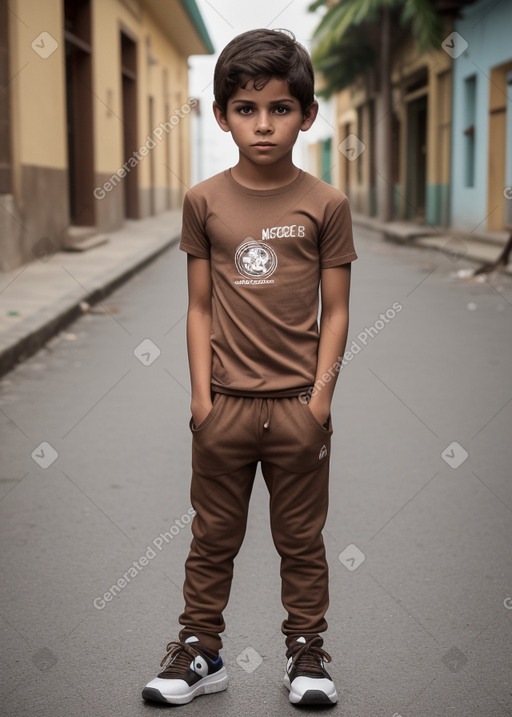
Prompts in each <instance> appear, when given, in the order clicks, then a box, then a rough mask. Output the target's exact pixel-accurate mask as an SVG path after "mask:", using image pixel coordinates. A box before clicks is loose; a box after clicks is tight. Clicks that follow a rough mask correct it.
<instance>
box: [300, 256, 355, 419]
mask: <svg viewBox="0 0 512 717" xmlns="http://www.w3.org/2000/svg"><path fill="white" fill-rule="evenodd" d="M350 266H351V265H350V264H344V265H343V266H335V267H332V268H329V269H322V271H321V277H320V287H321V296H322V310H321V311H322V313H321V316H320V339H319V343H318V358H317V365H316V375H315V388H316V391H314V393H313V394H312V396H311V401H310V403H309V407H310V409H311V412H312V413H313V415H314V416H315V418H316V420H317V421H318V422H319V423H320V424H321V425H323V424H324V423H325V422H326V421H327V419H328V418H329V414H330V412H331V401H332V396H333V393H334V387H335V385H336V380H337V378H338V371H336V370H335V365H336V364H338V363H339V361H340V360H341V359H338V357H339V356H343V354H344V352H345V344H346V343H347V334H348V313H349V312H348V304H349V295H350ZM333 369H334V370H333ZM338 369H339V366H338ZM324 374H328V380H325V379H322V376H323V375H324ZM317 382H318V383H317Z"/></svg>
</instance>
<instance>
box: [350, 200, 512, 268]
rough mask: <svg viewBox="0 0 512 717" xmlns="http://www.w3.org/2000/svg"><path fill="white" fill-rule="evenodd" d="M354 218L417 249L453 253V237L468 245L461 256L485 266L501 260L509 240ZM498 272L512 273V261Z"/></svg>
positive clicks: (366, 227) (361, 216) (400, 242)
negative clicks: (501, 253) (498, 259)
mask: <svg viewBox="0 0 512 717" xmlns="http://www.w3.org/2000/svg"><path fill="white" fill-rule="evenodd" d="M352 221H353V224H354V226H359V227H363V228H364V229H367V230H369V231H372V232H376V233H378V234H382V237H383V239H384V241H389V242H394V243H395V244H400V245H402V246H409V247H413V248H416V249H436V250H437V251H440V252H442V253H444V254H447V255H453V254H454V251H457V249H456V248H455V249H454V247H453V246H450V245H449V243H450V240H451V239H453V240H454V242H457V241H458V242H459V243H460V242H462V244H464V245H465V248H464V250H463V251H462V250H460V249H459V253H460V257H461V258H462V257H463V258H464V259H466V260H467V261H470V262H473V263H474V264H477V265H484V264H487V263H492V262H493V261H495V260H497V258H498V256H499V254H500V252H501V251H502V250H503V248H504V246H505V243H506V239H505V238H502V237H489V236H486V235H482V236H472V235H471V234H467V233H465V232H462V231H460V232H457V231H456V230H454V229H450V228H446V229H445V230H444V231H441V229H435V228H434V229H429V228H428V227H424V226H422V225H418V226H416V225H414V224H412V225H411V226H410V227H408V226H407V224H406V223H403V226H402V225H401V223H399V222H397V223H395V222H390V223H389V224H388V223H386V222H381V221H379V220H378V219H375V218H374V217H366V216H365V215H361V214H355V215H353V217H352ZM503 234H504V235H506V232H503ZM497 271H499V272H500V273H502V274H505V275H507V276H510V275H511V274H512V264H510V263H509V264H508V266H500V267H498V268H497Z"/></svg>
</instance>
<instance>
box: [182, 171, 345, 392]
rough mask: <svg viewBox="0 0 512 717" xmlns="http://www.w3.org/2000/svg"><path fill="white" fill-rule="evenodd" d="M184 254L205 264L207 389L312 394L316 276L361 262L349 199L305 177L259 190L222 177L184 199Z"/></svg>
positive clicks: (226, 173) (227, 174)
mask: <svg viewBox="0 0 512 717" xmlns="http://www.w3.org/2000/svg"><path fill="white" fill-rule="evenodd" d="M180 248H181V249H182V250H183V251H185V252H187V253H188V254H192V255H193V256H196V257H200V258H204V259H210V262H211V275H212V332H211V345H212V350H213V359H212V389H213V390H214V391H217V392H219V393H227V394H233V395H243V396H290V395H297V394H299V393H300V392H301V391H303V390H305V389H307V388H308V387H310V386H312V385H313V383H314V380H315V370H316V362H317V350H318V321H317V318H318V304H319V295H318V288H319V281H320V270H321V269H322V268H328V267H333V266H340V265H342V264H346V263H348V262H351V261H353V260H354V259H356V258H357V255H356V253H355V251H354V244H353V239H352V222H351V218H350V209H349V204H348V200H347V198H346V196H345V195H344V194H343V193H342V192H340V191H339V190H337V189H335V188H334V187H332V186H331V185H329V184H326V183H325V182H322V181H320V180H319V179H316V178H315V177H313V176H312V175H311V174H308V173H307V172H303V171H301V172H300V174H299V176H298V177H297V178H296V179H295V180H294V181H293V182H291V183H290V184H287V185H285V186H284V187H279V188H278V189H263V190H261V189H249V188H247V187H244V186H242V185H241V184H239V183H238V182H236V181H235V180H234V179H233V177H232V176H231V172H230V170H226V171H224V172H221V173H220V174H217V175H215V176H214V177H211V178H210V179H207V180H206V181H204V182H201V183H200V184H197V185H196V186H195V187H193V188H192V189H190V190H189V191H188V192H187V194H186V196H185V200H184V205H183V226H182V234H181V243H180Z"/></svg>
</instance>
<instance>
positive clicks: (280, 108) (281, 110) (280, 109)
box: [274, 105, 290, 115]
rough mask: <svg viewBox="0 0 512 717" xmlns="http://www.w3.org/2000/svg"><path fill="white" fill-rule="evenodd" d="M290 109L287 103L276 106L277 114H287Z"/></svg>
mask: <svg viewBox="0 0 512 717" xmlns="http://www.w3.org/2000/svg"><path fill="white" fill-rule="evenodd" d="M289 111H290V108H289V107H286V106H285V105H278V106H277V107H274V112H275V113H276V114H277V115H286V114H288V112H289Z"/></svg>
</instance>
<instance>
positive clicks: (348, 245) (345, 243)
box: [319, 197, 357, 269]
mask: <svg viewBox="0 0 512 717" xmlns="http://www.w3.org/2000/svg"><path fill="white" fill-rule="evenodd" d="M319 247H320V266H321V268H322V269H328V268H330V267H333V266H341V265H342V264H348V263H349V262H351V261H354V260H355V259H357V254H356V251H355V249H354V237H353V234H352V217H351V214H350V205H349V202H348V199H347V197H344V198H343V200H342V201H341V203H339V204H338V205H337V206H336V207H335V208H334V210H333V211H332V212H329V211H328V212H326V216H325V221H324V225H323V226H322V228H321V230H320V237H319Z"/></svg>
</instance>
